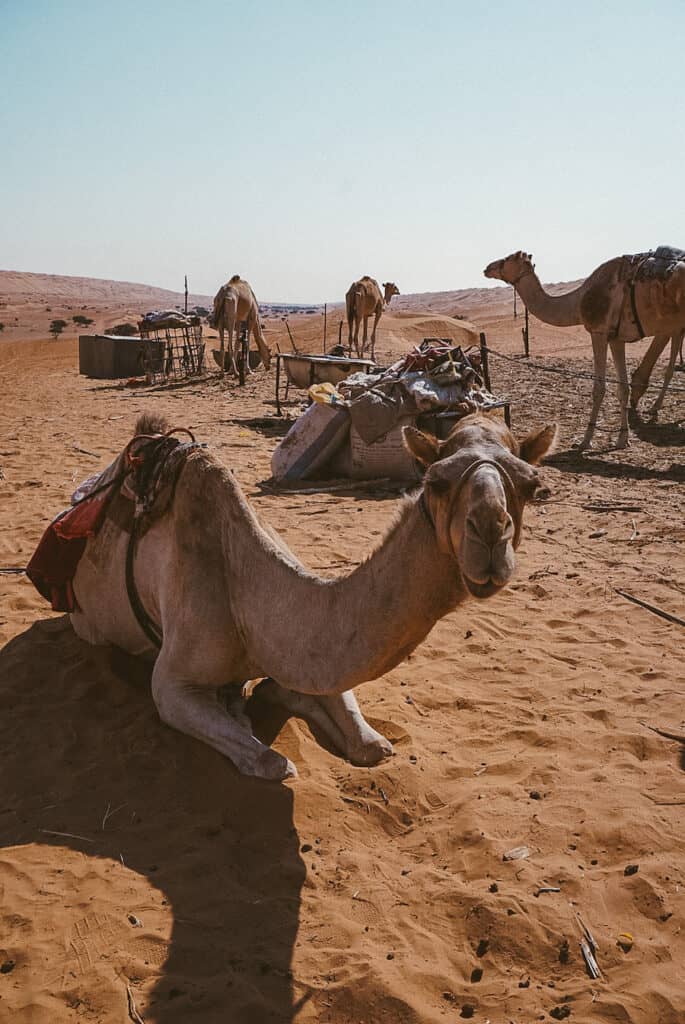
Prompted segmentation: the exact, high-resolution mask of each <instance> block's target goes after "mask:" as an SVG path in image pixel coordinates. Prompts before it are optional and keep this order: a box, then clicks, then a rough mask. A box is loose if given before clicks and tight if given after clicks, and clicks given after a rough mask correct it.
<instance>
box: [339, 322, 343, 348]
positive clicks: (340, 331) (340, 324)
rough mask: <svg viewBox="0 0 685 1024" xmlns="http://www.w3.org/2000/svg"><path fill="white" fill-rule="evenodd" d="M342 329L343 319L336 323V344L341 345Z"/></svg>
mask: <svg viewBox="0 0 685 1024" xmlns="http://www.w3.org/2000/svg"><path fill="white" fill-rule="evenodd" d="M342 329H343V321H342V320H341V321H340V323H339V324H338V344H339V345H342Z"/></svg>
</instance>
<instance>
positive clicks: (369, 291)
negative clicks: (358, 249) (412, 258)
mask: <svg viewBox="0 0 685 1024" xmlns="http://www.w3.org/2000/svg"><path fill="white" fill-rule="evenodd" d="M399 294H400V290H399V288H398V287H397V285H396V284H393V282H392V281H386V282H385V283H384V285H383V292H381V290H380V288H379V286H378V281H374V279H373V278H372V277H367V276H366V275H365V276H364V277H360V279H359V280H358V281H353V282H352V284H351V285H350V287H349V288H348V290H347V294H346V295H345V306H346V308H347V327H348V339H347V345H348V349H349V353H350V355H352V342H353V341H354V348H355V351H356V353H357V355H358V356H360V357H361V358H363V357H364V353H365V351H366V342H367V334H368V324H369V317H370V316H373V317H374V321H373V327H372V328H371V358H372V359H375V357H376V328H377V327H378V321H379V320H380V318H381V315H382V313H383V309H384V307H385V306H387V305H388V303H389V302H390V300H391V299H392V297H393V295H399ZM362 321H363V322H364V332H363V337H362V344H361V349H360V347H359V326H360V324H361V323H362Z"/></svg>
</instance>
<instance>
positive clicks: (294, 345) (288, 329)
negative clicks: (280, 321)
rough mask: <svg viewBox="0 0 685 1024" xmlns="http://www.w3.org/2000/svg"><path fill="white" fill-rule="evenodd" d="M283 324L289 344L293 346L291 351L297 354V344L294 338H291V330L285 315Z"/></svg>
mask: <svg viewBox="0 0 685 1024" xmlns="http://www.w3.org/2000/svg"><path fill="white" fill-rule="evenodd" d="M285 326H286V328H287V331H288V337H289V338H290V344H291V345H292V347H293V352H294V353H295V354H296V355H297V354H298V351H297V345H296V344H295V339H294V338H293V335H292V331H291V330H290V324H289V323H288V319H287V317H286V321H285Z"/></svg>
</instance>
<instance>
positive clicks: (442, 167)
mask: <svg viewBox="0 0 685 1024" xmlns="http://www.w3.org/2000/svg"><path fill="white" fill-rule="evenodd" d="M475 8H476V4H475V3H473V2H469V3H462V2H451V3H448V2H432V0H426V2H424V3H416V2H414V3H407V2H405V0H392V2H375V3H374V2H367V3H362V2H357V0H351V2H350V0H348V2H344V3H343V2H341V3H335V4H333V3H328V2H325V0H323V2H314V0H288V2H287V3H286V2H283V3H276V2H272V0H265V2H260V0H255V2H253V3H251V4H246V3H234V2H233V0H195V2H193V3H178V2H175V0H165V2H164V3H161V2H150V0H137V2H132V0H116V2H114V3H112V2H111V0H109V2H107V3H104V2H101V0H90V2H86V0H52V2H50V0H0V144H1V146H2V155H1V159H0V203H1V208H0V268H2V269H12V270H32V271H39V272H48V273H62V274H79V275H88V276H93V277H106V278H115V279H119V280H129V281H141V282H145V283H148V284H156V285H163V286H166V287H175V288H180V287H182V282H183V274H184V273H187V274H188V277H189V281H190V287H191V289H192V290H193V291H198V292H214V291H215V290H216V288H217V287H218V285H219V284H220V283H221V282H223V281H224V280H226V278H227V277H229V276H230V275H231V274H232V273H234V272H238V273H240V274H242V275H243V276H245V277H247V278H248V279H249V280H250V281H251V282H252V283H253V285H254V287H255V290H256V292H257V294H258V295H259V296H260V298H262V299H263V300H289V301H293V302H296V301H324V300H329V301H331V300H336V299H337V300H340V299H342V297H343V295H344V292H345V290H346V288H347V286H348V284H349V282H350V281H351V280H352V279H353V278H355V277H358V276H359V275H361V274H364V273H368V274H371V275H372V276H374V277H377V278H379V279H381V280H386V279H391V280H395V281H396V282H397V283H398V285H399V287H400V289H401V290H402V291H403V292H410V291H426V290H441V289H449V288H461V287H469V286H474V285H475V286H480V285H483V284H485V283H486V282H485V281H484V279H483V278H482V276H481V271H482V268H483V267H484V266H485V264H486V263H488V262H489V261H490V260H492V259H495V258H498V257H500V256H503V255H505V254H506V253H508V252H510V251H512V250H514V249H518V248H524V249H527V250H529V251H531V252H533V253H534V256H535V259H536V261H537V264H538V270H539V271H540V273H541V276H542V277H543V278H544V279H545V280H548V281H554V280H569V279H573V278H577V277H581V276H584V275H585V274H587V273H588V272H589V271H590V270H591V269H592V268H593V267H594V266H595V265H596V264H597V263H599V262H600V261H601V260H603V259H606V258H608V257H610V256H613V255H615V254H617V253H621V252H633V251H640V250H643V249H649V248H652V247H654V246H656V245H658V244H660V243H671V244H674V245H680V246H683V247H685V188H684V187H683V181H684V178H685V87H684V86H683V74H684V71H685V3H684V2H683V0H655V2H653V3H650V4H647V3H645V2H644V0H622V2H618V0H608V2H605V3H602V4H598V3H594V2H593V3H591V2H588V0H579V2H575V3H574V2H572V0H569V2H566V3H557V2H548V3H533V2H529V0H519V2H517V3H501V2H499V3H498V2H490V3H488V4H485V5H482V6H481V7H480V9H475Z"/></svg>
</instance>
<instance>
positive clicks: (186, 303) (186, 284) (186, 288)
mask: <svg viewBox="0 0 685 1024" xmlns="http://www.w3.org/2000/svg"><path fill="white" fill-rule="evenodd" d="M185 293H186V299H185V306H184V309H185V312H186V314H187V313H188V275H187V274H186V282H185Z"/></svg>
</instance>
